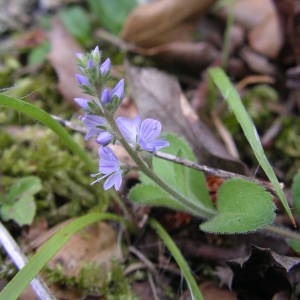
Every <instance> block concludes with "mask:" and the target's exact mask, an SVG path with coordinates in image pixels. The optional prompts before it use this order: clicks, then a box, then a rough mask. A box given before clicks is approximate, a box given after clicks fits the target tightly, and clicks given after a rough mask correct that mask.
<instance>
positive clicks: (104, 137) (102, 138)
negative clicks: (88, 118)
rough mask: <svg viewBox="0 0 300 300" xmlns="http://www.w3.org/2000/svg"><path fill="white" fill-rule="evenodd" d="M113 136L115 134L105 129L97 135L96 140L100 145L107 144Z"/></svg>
mask: <svg viewBox="0 0 300 300" xmlns="http://www.w3.org/2000/svg"><path fill="white" fill-rule="evenodd" d="M112 138H113V136H112V135H111V133H109V132H107V131H103V132H101V133H100V134H99V135H98V136H97V139H96V142H97V143H98V144H100V145H103V146H105V145H107V144H109V143H110V142H111V140H112Z"/></svg>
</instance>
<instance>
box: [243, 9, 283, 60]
mask: <svg viewBox="0 0 300 300" xmlns="http://www.w3.org/2000/svg"><path fill="white" fill-rule="evenodd" d="M248 38H249V44H250V46H251V47H252V48H253V49H254V50H255V51H256V52H258V53H260V54H262V55H264V56H267V57H269V58H276V57H277V55H278V53H279V51H280V50H281V48H282V45H283V34H282V31H281V26H280V22H279V17H278V15H277V13H276V12H275V10H273V13H272V14H270V15H269V16H268V18H266V19H265V20H264V21H263V22H262V23H261V24H259V25H257V26H255V27H254V28H253V29H252V30H251V31H250V32H249V35H248Z"/></svg>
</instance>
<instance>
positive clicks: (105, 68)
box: [100, 58, 110, 76]
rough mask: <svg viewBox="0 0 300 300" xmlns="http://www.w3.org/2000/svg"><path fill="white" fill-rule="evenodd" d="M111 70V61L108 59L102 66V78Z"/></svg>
mask: <svg viewBox="0 0 300 300" xmlns="http://www.w3.org/2000/svg"><path fill="white" fill-rule="evenodd" d="M109 70H110V59H109V58H107V59H106V60H105V61H104V62H103V63H102V64H101V66H100V72H101V74H102V76H105V75H106V74H107V73H108V71H109Z"/></svg>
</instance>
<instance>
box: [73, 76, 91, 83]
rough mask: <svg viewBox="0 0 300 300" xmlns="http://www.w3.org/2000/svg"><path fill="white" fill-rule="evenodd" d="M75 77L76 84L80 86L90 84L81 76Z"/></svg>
mask: <svg viewBox="0 0 300 300" xmlns="http://www.w3.org/2000/svg"><path fill="white" fill-rule="evenodd" d="M75 76H76V79H77V82H78V83H79V84H80V85H90V82H89V80H88V78H87V77H86V76H83V75H81V74H76V75H75Z"/></svg>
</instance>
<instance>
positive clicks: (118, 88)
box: [111, 79, 125, 100]
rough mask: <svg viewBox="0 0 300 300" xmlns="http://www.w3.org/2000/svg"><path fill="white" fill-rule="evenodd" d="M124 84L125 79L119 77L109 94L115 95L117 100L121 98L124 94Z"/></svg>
mask: <svg viewBox="0 0 300 300" xmlns="http://www.w3.org/2000/svg"><path fill="white" fill-rule="evenodd" d="M124 84H125V81H124V79H121V80H120V81H119V82H118V83H117V84H116V85H115V87H114V88H113V90H112V92H111V95H112V97H113V96H117V97H118V99H119V100H122V98H123V96H124Z"/></svg>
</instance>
